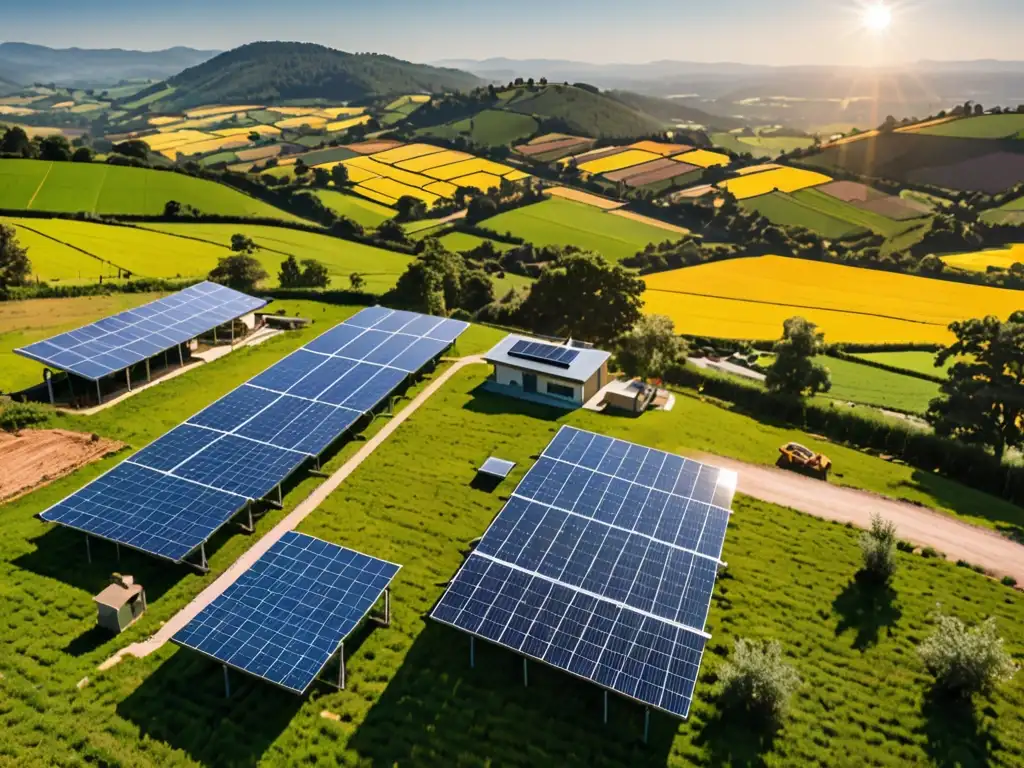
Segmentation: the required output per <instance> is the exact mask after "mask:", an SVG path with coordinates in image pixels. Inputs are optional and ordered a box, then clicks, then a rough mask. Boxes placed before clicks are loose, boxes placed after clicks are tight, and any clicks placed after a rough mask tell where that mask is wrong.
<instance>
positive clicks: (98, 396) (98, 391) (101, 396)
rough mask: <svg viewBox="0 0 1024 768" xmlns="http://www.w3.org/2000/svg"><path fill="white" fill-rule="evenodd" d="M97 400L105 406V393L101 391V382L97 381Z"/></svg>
mask: <svg viewBox="0 0 1024 768" xmlns="http://www.w3.org/2000/svg"><path fill="white" fill-rule="evenodd" d="M96 400H97V401H98V402H99V404H100V405H103V392H101V391H100V380H99V379H96Z"/></svg>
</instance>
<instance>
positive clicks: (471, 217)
mask: <svg viewBox="0 0 1024 768" xmlns="http://www.w3.org/2000/svg"><path fill="white" fill-rule="evenodd" d="M497 212H498V204H497V203H495V202H494V201H493V200H492V199H491V198H489V197H487V196H486V195H477V196H476V197H474V198H472V199H471V200H470V201H469V205H468V206H467V208H466V221H467V222H469V223H470V224H476V223H477V222H478V221H483V220H484V219H489V218H490V217H491V216H493V215H494V214H496V213H497Z"/></svg>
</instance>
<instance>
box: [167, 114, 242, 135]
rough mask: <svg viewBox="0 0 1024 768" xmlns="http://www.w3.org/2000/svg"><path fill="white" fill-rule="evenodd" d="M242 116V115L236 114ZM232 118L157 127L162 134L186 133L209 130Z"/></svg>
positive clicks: (185, 121)
mask: <svg viewBox="0 0 1024 768" xmlns="http://www.w3.org/2000/svg"><path fill="white" fill-rule="evenodd" d="M236 114H242V113H236ZM230 117H231V115H230V114H224V115H213V116H212V117H197V118H195V119H194V120H181V121H179V122H176V123H167V124H166V125H161V126H158V127H157V130H159V131H160V132H161V133H167V132H169V131H185V130H196V129H199V128H207V127H209V126H211V125H219V124H220V123H223V122H224V121H225V120H228V119H229V118H230Z"/></svg>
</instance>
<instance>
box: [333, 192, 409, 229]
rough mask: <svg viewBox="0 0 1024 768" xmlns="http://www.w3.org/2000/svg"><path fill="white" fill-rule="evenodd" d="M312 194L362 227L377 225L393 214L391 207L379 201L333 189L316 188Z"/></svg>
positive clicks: (340, 214)
mask: <svg viewBox="0 0 1024 768" xmlns="http://www.w3.org/2000/svg"><path fill="white" fill-rule="evenodd" d="M313 194H314V195H316V196H317V197H318V198H319V199H320V202H321V203H323V204H324V205H326V206H327V207H328V208H330V209H331V210H332V211H334V212H335V213H336V214H338V215H339V216H348V217H349V218H350V219H352V220H353V221H355V222H356V223H358V224H361V225H362V226H364V227H377V226H379V225H380V224H382V223H384V222H385V221H387V220H388V219H390V218H391V217H392V216H394V215H395V212H394V211H393V210H392V209H390V208H388V207H387V206H384V205H381V204H380V203H375V202H373V201H372V200H366V199H364V198H362V197H356V196H355V195H347V194H345V193H344V192H336V191H335V190H333V189H317V190H315V191H314V192H313Z"/></svg>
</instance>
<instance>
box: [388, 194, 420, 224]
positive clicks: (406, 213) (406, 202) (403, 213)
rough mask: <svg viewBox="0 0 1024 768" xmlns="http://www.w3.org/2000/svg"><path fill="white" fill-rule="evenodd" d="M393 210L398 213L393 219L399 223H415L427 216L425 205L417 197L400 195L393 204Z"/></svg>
mask: <svg viewBox="0 0 1024 768" xmlns="http://www.w3.org/2000/svg"><path fill="white" fill-rule="evenodd" d="M395 210H396V211H398V214H397V216H396V217H395V218H396V219H398V220H399V221H416V220H417V219H422V218H423V217H424V216H426V215H427V204H426V203H424V202H423V201H422V200H420V199H419V198H418V197H413V196H412V195H402V196H401V197H400V198H398V200H397V201H396V202H395Z"/></svg>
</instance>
